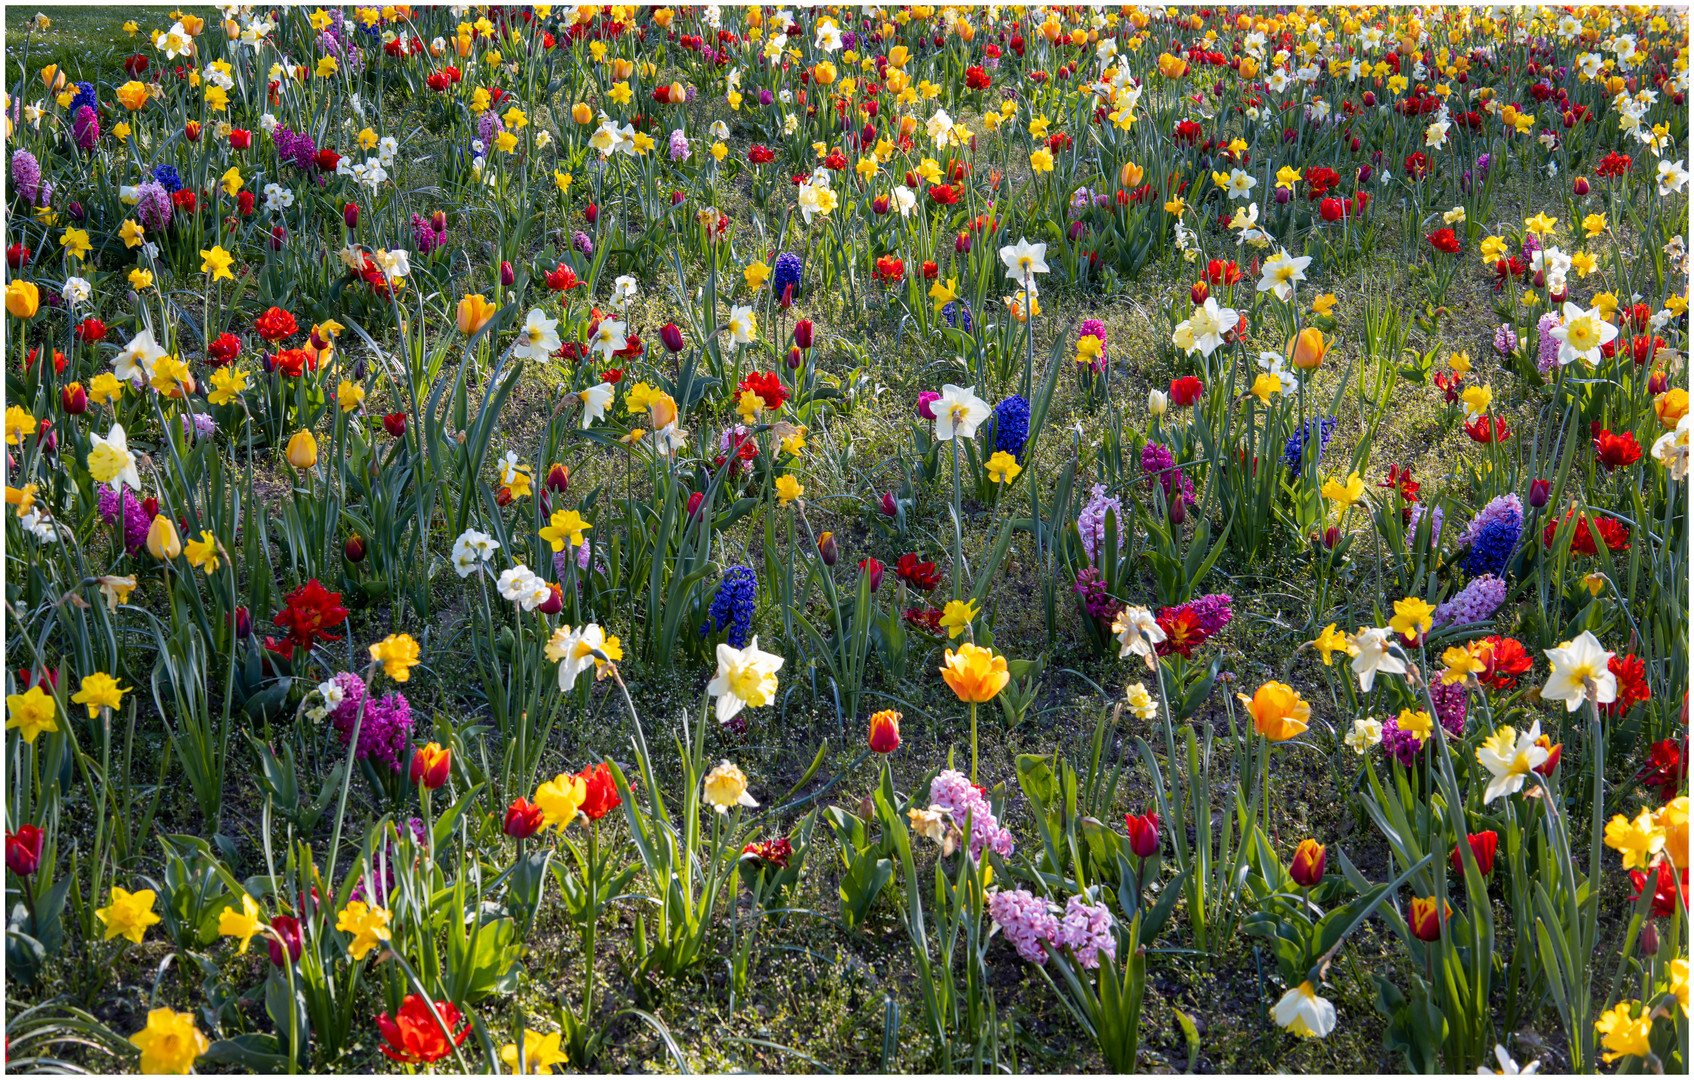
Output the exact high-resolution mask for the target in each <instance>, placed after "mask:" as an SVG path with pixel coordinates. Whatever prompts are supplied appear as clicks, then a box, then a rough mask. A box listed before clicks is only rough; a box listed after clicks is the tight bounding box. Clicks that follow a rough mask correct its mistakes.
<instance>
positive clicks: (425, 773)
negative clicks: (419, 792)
mask: <svg viewBox="0 0 1694 1080" xmlns="http://www.w3.org/2000/svg"><path fill="white" fill-rule="evenodd" d="M452 765H453V752H452V751H451V750H448V749H446V748H445V747H443V746H442V745H441V744H440V743H430V744H429V745H428V746H424V747H420V748H418V749H417V750H416V751H414V752H413V753H412V769H411V777H412V783H414V784H421V785H422V786H423V787H424V788H425V789H427V790H429V791H434V790H435V789H436V788H438V787H440V786H441V785H442V784H445V783H446V782H447V771H448V770H449V769H450V768H451V767H452Z"/></svg>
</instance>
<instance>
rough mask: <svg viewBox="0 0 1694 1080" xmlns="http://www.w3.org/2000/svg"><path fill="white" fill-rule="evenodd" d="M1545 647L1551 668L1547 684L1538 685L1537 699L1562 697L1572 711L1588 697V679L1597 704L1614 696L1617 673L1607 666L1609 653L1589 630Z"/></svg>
mask: <svg viewBox="0 0 1694 1080" xmlns="http://www.w3.org/2000/svg"><path fill="white" fill-rule="evenodd" d="M1545 651H1546V653H1547V659H1548V661H1549V662H1550V663H1551V664H1552V665H1553V670H1552V673H1551V674H1549V675H1548V676H1547V685H1546V686H1543V687H1542V688H1541V700H1543V701H1562V702H1564V703H1565V710H1566V711H1567V712H1575V711H1576V710H1578V709H1580V708H1582V703H1583V702H1584V701H1586V700H1588V686H1589V684H1590V683H1592V684H1593V686H1594V693H1595V698H1596V700H1598V701H1599V703H1600V704H1602V705H1604V704H1606V703H1607V702H1609V701H1615V700H1617V696H1618V677H1617V676H1616V675H1614V674H1612V672H1611V669H1610V668H1609V667H1608V666H1607V664H1608V663H1609V662H1610V660H1611V659H1612V654H1611V653H1609V652H1607V651H1606V650H1605V649H1602V648H1601V647H1600V639H1599V638H1597V637H1595V636H1594V634H1593V633H1592V632H1591V631H1588V630H1584V631H1583V632H1582V633H1580V634H1578V635H1577V636H1576V640H1575V641H1567V642H1565V643H1564V644H1562V645H1560V646H1559V647H1558V648H1556V649H1547V650H1545Z"/></svg>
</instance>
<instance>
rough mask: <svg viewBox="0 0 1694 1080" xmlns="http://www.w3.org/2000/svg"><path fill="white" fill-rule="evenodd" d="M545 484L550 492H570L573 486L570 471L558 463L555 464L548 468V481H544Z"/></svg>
mask: <svg viewBox="0 0 1694 1080" xmlns="http://www.w3.org/2000/svg"><path fill="white" fill-rule="evenodd" d="M543 484H544V485H545V487H546V488H547V490H548V491H557V492H560V493H563V492H566V491H569V490H570V486H571V471H570V469H568V468H566V467H565V466H564V465H562V464H560V463H558V462H554V463H553V464H552V465H550V466H549V467H548V469H547V479H546V480H545V481H543Z"/></svg>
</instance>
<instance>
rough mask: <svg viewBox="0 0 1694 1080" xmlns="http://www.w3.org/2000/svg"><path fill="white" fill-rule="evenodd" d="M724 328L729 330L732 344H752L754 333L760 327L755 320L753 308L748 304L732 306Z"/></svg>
mask: <svg viewBox="0 0 1694 1080" xmlns="http://www.w3.org/2000/svg"><path fill="white" fill-rule="evenodd" d="M724 329H725V330H728V331H729V340H730V344H732V345H749V344H752V341H753V335H754V334H756V333H758V329H759V328H758V326H757V325H756V324H755V323H754V322H753V309H752V308H751V307H750V306H748V305H746V304H738V305H736V306H734V307H731V308H730V309H729V319H728V320H727V321H725V322H724Z"/></svg>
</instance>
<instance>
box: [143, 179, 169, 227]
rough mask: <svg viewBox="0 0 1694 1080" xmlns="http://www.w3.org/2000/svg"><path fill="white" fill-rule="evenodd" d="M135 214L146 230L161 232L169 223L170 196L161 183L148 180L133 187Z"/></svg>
mask: <svg viewBox="0 0 1694 1080" xmlns="http://www.w3.org/2000/svg"><path fill="white" fill-rule="evenodd" d="M135 198H136V202H135V216H136V219H137V220H139V221H140V222H141V227H142V228H143V229H146V230H147V231H148V232H163V231H164V230H165V229H167V228H169V227H170V223H171V214H172V209H171V197H170V196H169V195H167V194H165V188H164V185H163V184H160V183H159V182H158V181H157V180H149V181H147V182H146V183H145V184H142V185H140V186H139V187H137V188H136V189H135Z"/></svg>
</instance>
